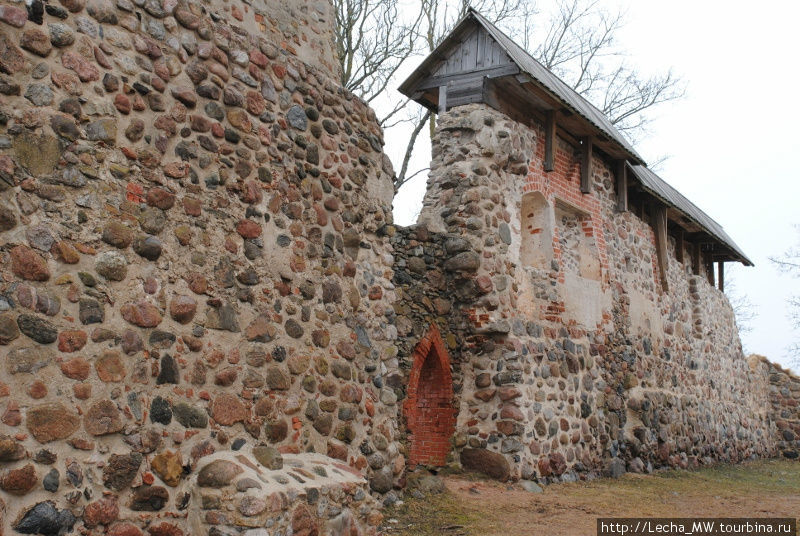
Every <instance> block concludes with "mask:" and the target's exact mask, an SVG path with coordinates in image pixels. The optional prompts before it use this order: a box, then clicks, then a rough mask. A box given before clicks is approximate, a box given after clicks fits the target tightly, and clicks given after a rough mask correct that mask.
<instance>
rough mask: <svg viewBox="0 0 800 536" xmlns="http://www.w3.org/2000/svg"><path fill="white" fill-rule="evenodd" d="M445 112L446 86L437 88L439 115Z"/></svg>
mask: <svg viewBox="0 0 800 536" xmlns="http://www.w3.org/2000/svg"><path fill="white" fill-rule="evenodd" d="M446 111H447V86H446V85H444V86H439V113H440V114H443V113H445V112H446Z"/></svg>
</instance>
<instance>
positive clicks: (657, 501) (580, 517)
mask: <svg viewBox="0 0 800 536" xmlns="http://www.w3.org/2000/svg"><path fill="white" fill-rule="evenodd" d="M447 484H448V491H447V492H445V493H442V494H440V495H434V496H428V497H425V498H424V499H413V498H408V500H406V501H405V502H404V503H403V504H402V505H399V506H395V507H392V508H390V509H388V510H387V511H386V512H385V515H386V520H387V523H385V524H384V528H385V532H386V534H391V535H398V536H412V535H413V536H428V535H430V536H433V535H440V534H446V535H453V536H488V535H492V534H497V535H507V534H517V533H533V532H531V531H532V530H533V528H534V527H536V528H538V529H539V530H540V531H544V532H543V533H550V534H573V533H574V534H588V533H589V528H590V527H592V526H593V524H594V520H595V518H597V517H605V516H608V517H620V516H625V517H693V516H697V517H713V516H720V517H722V516H727V517H748V516H754V517H787V516H789V517H791V516H794V517H797V516H798V515H800V463H798V462H797V461H788V460H760V461H754V462H748V463H744V464H740V465H719V466H715V467H708V468H703V469H700V470H697V471H663V472H658V473H655V474H652V475H634V474H626V475H624V476H623V477H622V478H620V479H617V480H611V479H598V480H594V481H592V482H576V483H567V484H553V485H551V486H548V487H546V488H545V491H544V493H541V494H531V493H528V492H526V491H524V490H522V489H521V488H520V487H519V486H518V485H510V484H501V483H494V482H487V481H481V480H478V479H476V478H475V477H474V475H458V476H455V475H454V476H450V477H447ZM390 520H391V521H390ZM592 533H593V531H592Z"/></svg>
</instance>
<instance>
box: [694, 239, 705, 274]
mask: <svg viewBox="0 0 800 536" xmlns="http://www.w3.org/2000/svg"><path fill="white" fill-rule="evenodd" d="M693 249H694V251H693V252H692V272H693V273H694V275H700V256H701V255H702V253H703V252H702V251H701V249H700V242H695V243H694V248H693Z"/></svg>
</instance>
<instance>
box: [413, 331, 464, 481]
mask: <svg viewBox="0 0 800 536" xmlns="http://www.w3.org/2000/svg"><path fill="white" fill-rule="evenodd" d="M403 409H404V413H405V417H406V422H407V424H408V429H409V432H410V435H409V447H410V448H409V457H408V462H409V465H410V466H416V465H431V466H436V467H441V466H443V465H445V463H446V461H447V454H448V452H450V438H451V437H452V435H453V433H454V432H455V421H456V419H455V414H456V410H455V408H454V407H453V379H452V375H451V373H450V358H449V356H448V355H447V351H446V350H445V348H444V344H443V342H442V339H441V336H440V334H439V330H438V329H437V328H436V327H435V326H432V327H431V329H430V330H429V331H428V334H427V335H426V336H425V338H423V339H422V340H421V341H420V342H419V343H418V344H417V346H416V348H415V349H414V361H413V365H412V369H411V374H410V376H409V382H408V397H407V398H406V402H405V404H404V408H403Z"/></svg>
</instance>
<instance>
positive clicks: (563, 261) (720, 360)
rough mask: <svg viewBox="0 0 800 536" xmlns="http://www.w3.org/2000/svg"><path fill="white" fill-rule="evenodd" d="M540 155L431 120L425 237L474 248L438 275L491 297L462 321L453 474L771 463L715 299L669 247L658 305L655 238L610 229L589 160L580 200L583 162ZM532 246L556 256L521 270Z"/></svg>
mask: <svg viewBox="0 0 800 536" xmlns="http://www.w3.org/2000/svg"><path fill="white" fill-rule="evenodd" d="M543 140H544V135H543V131H542V129H541V126H540V125H537V124H535V123H532V124H531V125H530V126H525V125H521V124H519V123H517V122H515V121H512V120H510V119H509V118H507V117H506V116H504V115H503V114H501V113H499V112H497V111H494V110H492V109H490V108H488V107H486V106H483V105H469V106H464V107H459V108H456V109H453V110H451V111H450V112H448V113H447V114H445V115H442V116H441V117H440V118H439V128H438V131H437V135H436V137H435V139H434V147H433V156H434V161H433V165H432V171H431V175H430V179H429V189H428V194H427V196H426V198H425V201H424V206H423V210H422V212H421V214H420V219H419V224H420V225H426V226H427V227H428V228H429V229H432V230H435V231H438V232H442V233H449V234H454V235H459V236H461V237H462V238H463V239H465V240H467V241H468V242H469V243H470V244H471V249H470V250H469V251H465V252H462V253H459V255H460V256H461V257H460V259H459V260H454V256H452V255H446V256H445V257H444V258H442V263H443V266H446V265H447V263H450V266H457V268H456V269H455V270H454V274H453V275H452V276H453V277H458V278H465V279H472V280H474V281H477V280H478V279H482V280H484V281H489V282H490V285H489V286H488V287H486V288H485V292H484V293H482V294H481V295H479V296H475V297H473V298H472V299H470V300H468V302H464V303H459V304H457V308H460V309H461V311H462V313H463V314H464V315H465V317H466V318H467V319H468V321H469V328H468V329H467V330H465V331H464V332H462V333H460V334H459V335H460V337H458V340H459V341H470V345H471V346H470V345H468V346H466V347H465V348H462V349H461V351H462V358H461V360H460V366H461V367H462V370H461V371H459V372H454V374H456V375H460V376H461V377H462V378H463V388H462V393H461V397H460V412H459V417H458V428H459V429H460V430H465V431H466V432H467V437H466V438H465V439H466V444H467V446H466V448H464V449H462V450H461V454H460V456H461V461H462V462H466V464H467V465H469V466H471V467H473V468H482V469H484V470H485V469H486V468H487V467H489V468H497V467H501V468H504V470H505V472H506V475H507V476H514V477H523V478H539V479H545V480H546V479H553V478H560V479H573V478H577V477H578V476H579V474H581V473H585V472H605V473H607V474H618V473H619V472H620V471H625V470H632V471H643V470H648V469H650V468H652V467H655V466H665V465H669V466H683V467H686V466H690V465H696V464H700V463H710V462H713V461H718V460H730V461H736V460H739V459H743V458H747V457H750V456H753V455H769V454H772V453H773V452H774V449H775V446H774V441H773V439H772V438H773V435H772V428H771V423H770V420H769V418H768V416H767V412H766V410H762V409H761V408H766V407H767V398H766V394H767V390H766V389H765V388H764V387H765V384H764V377H763V375H761V376H759V375H758V374H755V373H753V372H751V371H750V369H749V367H748V366H747V363H746V360H745V359H744V358H743V356H742V353H741V344H740V342H739V339H738V332H737V330H736V327H735V323H734V320H733V313H732V311H731V309H730V306H729V304H728V303H727V300H726V299H725V297H724V295H722V294H721V293H720V292H719V291H717V290H716V289H714V288H713V287H711V286H710V285H709V284H708V282H707V280H706V279H705V278H704V277H698V276H694V275H693V274H691V273H690V270H689V269H688V267H687V266H684V265H682V264H680V263H678V262H677V261H676V260H675V257H674V245H673V246H672V251H671V252H670V260H669V268H668V272H667V277H668V282H669V287H670V292H669V293H664V292H663V291H662V290H661V281H660V276H659V274H658V271H657V269H656V252H655V245H654V235H653V231H652V228H651V227H650V226H649V225H648V224H647V222H644V221H642V220H641V219H639V218H638V217H636V216H635V215H634V214H632V213H629V212H628V213H618V212H616V210H615V205H616V196H615V194H614V192H613V184H614V182H615V181H614V177H613V174H612V173H611V172H610V170H609V168H608V166H607V165H606V164H605V162H604V161H603V160H602V158H600V155H599V154H597V153H595V154H594V155H593V161H592V167H593V170H594V171H593V177H592V181H591V182H592V193H591V194H589V195H585V194H581V192H580V188H579V184H580V181H579V174H580V160H579V158H580V157H579V150H578V148H576V147H571V146H570V145H569V144H567V143H565V142H564V141H563V140H559V143H558V145H557V154H556V170H555V171H553V172H550V173H545V172H544V171H543V169H542V167H541V166H542V164H541V162H542V160H543V156H544V154H543V152H544V147H543V146H544V141H543ZM529 196H536V198H535V199H533V201H531V199H532V198H531V197H529ZM523 207H525V208H526V211H525V212H523V210H522V208H523ZM537 210H540V211H544V212H545V213H546V217H543V218H539V217H537V215H536V213H535V212H536V211H537ZM543 236H544V237H546V238H545V239H542V237H543ZM528 239H535V240H537V243H539V244H541V247H542V248H545V249H547V247H548V245H547V244H548V242H550V243H552V246H550V253H549V254H548V255H545V256H543V257H536V256H531V255H528V254H527V253H525V248H524V247H523V246H522V244H523V242H524V241H525V240H528ZM567 249H568V250H567ZM521 252H522V253H521ZM468 258H469V259H470V261H469V262H466V263H464V264H460V260H466V259H468ZM473 259H476V260H477V262H474V261H473ZM526 259H527V260H528V262H530V264H526V263H523V260H526ZM542 259H544V262H541V261H542ZM478 349H479V351H478ZM498 456H499V457H498ZM504 462H507V463H508V465H507V466H504Z"/></svg>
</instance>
